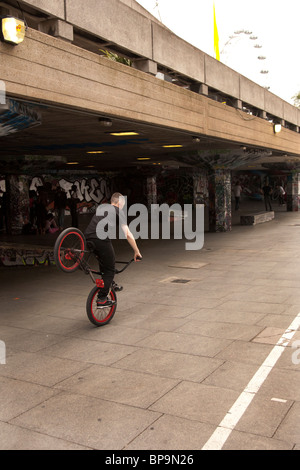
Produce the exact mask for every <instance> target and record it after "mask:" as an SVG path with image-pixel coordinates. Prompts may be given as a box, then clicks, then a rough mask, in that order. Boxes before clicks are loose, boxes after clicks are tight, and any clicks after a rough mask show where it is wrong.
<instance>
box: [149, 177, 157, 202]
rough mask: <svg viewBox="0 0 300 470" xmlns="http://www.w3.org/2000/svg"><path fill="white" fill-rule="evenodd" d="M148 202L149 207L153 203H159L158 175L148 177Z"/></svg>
mask: <svg viewBox="0 0 300 470" xmlns="http://www.w3.org/2000/svg"><path fill="white" fill-rule="evenodd" d="M147 203H148V209H150V208H151V204H157V185H156V176H150V177H149V178H147Z"/></svg>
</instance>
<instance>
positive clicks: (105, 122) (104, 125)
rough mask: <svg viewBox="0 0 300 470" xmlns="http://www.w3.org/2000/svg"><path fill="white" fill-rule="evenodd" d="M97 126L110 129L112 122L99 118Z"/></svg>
mask: <svg viewBox="0 0 300 470" xmlns="http://www.w3.org/2000/svg"><path fill="white" fill-rule="evenodd" d="M99 124H100V125H101V126H103V127H111V126H112V120H111V119H108V118H99Z"/></svg>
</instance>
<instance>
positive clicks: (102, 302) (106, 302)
mask: <svg viewBox="0 0 300 470" xmlns="http://www.w3.org/2000/svg"><path fill="white" fill-rule="evenodd" d="M112 306H113V301H112V300H110V299H108V298H107V297H105V298H104V299H101V298H100V297H98V299H97V307H98V308H104V307H112Z"/></svg>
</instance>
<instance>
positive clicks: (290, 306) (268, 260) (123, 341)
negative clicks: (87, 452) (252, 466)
mask: <svg viewBox="0 0 300 470" xmlns="http://www.w3.org/2000/svg"><path fill="white" fill-rule="evenodd" d="M236 217H237V216H236V215H235V220H237V219H236ZM299 240H300V216H299V214H298V213H285V212H277V213H276V218H275V220H274V221H272V222H268V223H265V224H262V225H258V226H255V227H242V226H238V225H235V226H234V228H233V231H232V232H231V233H224V234H206V236H205V246H204V248H203V249H202V250H201V251H198V252H192V251H190V252H188V251H185V250H184V245H183V243H182V242H181V241H143V242H141V243H140V246H141V251H142V253H143V255H144V260H143V262H142V263H139V264H136V265H133V266H131V267H130V268H129V269H128V270H127V272H126V273H124V274H123V275H122V277H121V279H120V281H121V282H122V284H123V286H124V291H123V292H122V293H120V294H119V298H118V300H119V303H118V310H117V313H116V316H115V317H114V319H113V321H112V322H111V324H109V325H107V326H106V327H103V328H95V327H93V326H92V325H91V324H90V323H89V321H88V319H87V317H86V314H85V301H86V297H87V295H88V292H89V290H90V289H91V287H92V283H91V281H90V279H89V278H88V277H87V276H85V275H83V274H82V273H81V272H76V273H74V274H72V275H68V274H64V273H61V272H59V271H58V270H57V268H55V267H38V268H28V267H26V268H1V269H0V282H1V292H0V301H1V303H0V340H2V341H4V342H5V345H6V353H7V354H6V364H5V365H0V449H2V450H3V449H105V450H109V449H113V450H121V449H123V450H128V451H130V450H141V449H151V450H169V449H174V450H179V449H188V450H200V449H202V448H203V447H204V446H205V445H207V443H209V445H211V446H212V448H220V447H221V448H223V449H269V450H271V449H289V450H291V449H298V450H299V449H300V365H299V364H298V362H300V352H299V354H297V349H295V348H293V347H292V345H293V344H294V342H295V341H296V340H297V341H299V340H300V332H299V331H297V332H292V334H294V336H293V338H292V339H291V340H290V341H288V340H287V341H286V342H287V343H288V344H289V345H288V346H280V347H279V349H280V351H279V355H278V356H277V359H278V360H277V361H275V362H274V361H273V362H272V361H271V359H270V360H269V362H268V364H267V365H264V366H263V367H262V364H263V363H264V361H265V359H266V358H267V357H268V356H269V355H270V358H273V357H274V355H273V352H274V351H275V352H276V346H275V345H276V343H277V342H278V340H279V339H280V338H281V337H282V336H283V335H284V334H285V332H286V330H287V329H288V328H289V326H290V325H291V324H292V322H293V321H294V319H295V318H296V317H297V315H298V313H299V312H300V291H299V288H300V243H299ZM117 252H118V256H119V257H122V258H126V257H129V255H130V254H131V253H130V249H129V248H127V246H126V247H125V248H124V245H123V246H122V247H121V246H118V247H117ZM178 279H181V280H185V281H189V282H185V283H177V282H172V281H176V280H178ZM289 338H290V336H289ZM284 344H285V343H284ZM274 348H275V349H274ZM298 348H299V350H300V343H299V344H298ZM277 350H278V347H277ZM266 370H267V373H266V374H265V375H264V379H263V380H257V372H258V376H259V377H261V376H262V374H264V373H265V371H266ZM253 377H254V382H255V383H254V391H253V390H250V394H252V396H251V401H248V403H247V405H245V400H243V399H242V401H241V403H242V405H241V406H240V407H239V415H238V413H237V412H236V408H235V406H234V405H235V403H240V401H238V402H237V400H240V399H241V397H242V398H243V397H245V396H246V395H247V393H248V392H247V390H246V392H245V388H246V387H247V385H248V384H249V382H250V381H251V379H252V378H253ZM245 393H246V395H245ZM248 396H249V393H248ZM232 407H233V408H232ZM231 408H232V411H231V413H230V415H229V416H230V418H234V419H235V418H236V416H237V415H238V416H239V419H237V420H236V419H235V421H234V424H233V425H232V424H231V428H232V429H230V430H229V431H228V433H227V439H226V440H225V441H224V442H223V443H222V444H221V445H220V444H218V441H216V440H215V439H214V436H215V431H216V429H218V430H221V431H222V429H223V428H222V426H221V428H220V427H219V425H220V423H221V422H222V420H223V418H224V417H226V416H227V417H228V414H227V413H228V411H229V410H230V409H231ZM223 430H224V429H223ZM225 430H226V432H227V429H225ZM212 436H213V437H212Z"/></svg>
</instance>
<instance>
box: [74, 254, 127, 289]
mask: <svg viewBox="0 0 300 470" xmlns="http://www.w3.org/2000/svg"><path fill="white" fill-rule="evenodd" d="M76 252H78V253H80V254H81V253H84V254H86V253H87V254H88V258H87V260H85V259H84V258H81V257H80V256H78V257H77V256H76ZM72 254H73V255H75V258H76V261H78V264H79V267H80V269H81V270H82V271H83V272H84V273H85V274H89V276H90V278H91V279H92V281H93V283H94V284H96V285H97V287H103V280H102V279H95V277H94V276H93V275H94V274H98V275H99V276H102V272H101V271H96V270H94V269H92V268H91V266H90V265H89V259H90V257H91V255H93V254H94V252H93V250H84V251H82V250H76V249H74V250H72ZM95 256H96V255H95ZM96 258H97V256H96ZM133 261H134V259H131V260H130V261H116V264H125V266H124V268H123V269H116V270H115V273H116V274H121V273H122V272H123V271H125V269H127V268H128V266H129V265H130V264H131V263H132V262H133ZM100 284H101V285H100Z"/></svg>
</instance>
